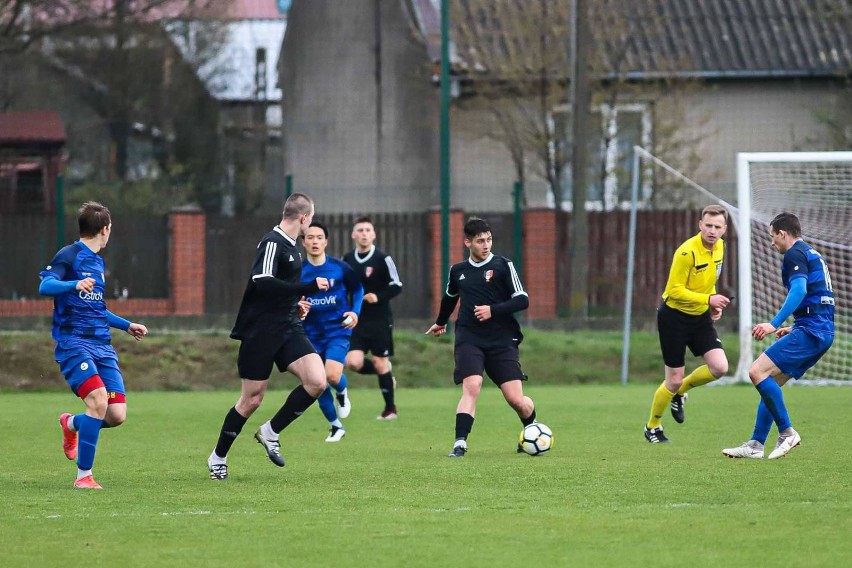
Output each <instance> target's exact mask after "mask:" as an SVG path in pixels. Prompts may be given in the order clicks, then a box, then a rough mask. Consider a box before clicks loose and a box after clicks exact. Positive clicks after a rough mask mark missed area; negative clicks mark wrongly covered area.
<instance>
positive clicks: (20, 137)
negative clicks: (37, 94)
mask: <svg viewBox="0 0 852 568" xmlns="http://www.w3.org/2000/svg"><path fill="white" fill-rule="evenodd" d="M66 138H67V136H66V135H65V125H64V124H62V118H61V117H60V116H59V114H58V113H56V112H53V111H48V110H34V111H24V112H10V113H6V114H0V143H9V142H53V143H64V142H65V140H66Z"/></svg>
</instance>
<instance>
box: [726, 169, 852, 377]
mask: <svg viewBox="0 0 852 568" xmlns="http://www.w3.org/2000/svg"><path fill="white" fill-rule="evenodd" d="M832 162H834V163H836V162H849V163H850V164H852V152H740V153H738V154H737V209H738V211H737V216H738V223H737V225H738V226H737V230H738V243H737V256H738V261H739V267H738V272H737V277H738V282H739V297H738V298H737V303H738V305H739V340H740V360H739V362H738V364H737V370H736V373H735V375H734V376H735V380H737V381H738V382H749V378H748V371H749V367H750V366H751V363H752V361H753V357H754V353H753V351H752V350H753V347H754V340H753V338H752V336H751V330H752V327H753V326H754V322H753V318H752V315H753V310H754V288H753V287H754V281H753V278H752V220H753V217H754V212H753V211H752V183H751V173H752V164H765V163H792V164H796V163H832ZM792 213H795V211H792ZM768 221H769V220H768V219H767V222H768ZM804 231H805V233H806V232H807V227H804ZM767 238H768V237H767ZM778 278H780V273H779V275H778ZM780 307H781V306H780V304H779V305H778V306H775V307H774V308H773V309H776V310H777V309H780ZM800 382H806V381H800ZM816 382H817V383H820V384H850V385H852V381H836V380H818V381H816Z"/></svg>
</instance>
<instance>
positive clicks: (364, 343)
mask: <svg viewBox="0 0 852 568" xmlns="http://www.w3.org/2000/svg"><path fill="white" fill-rule="evenodd" d="M349 350H350V351H363V352H365V353H372V354H373V355H375V356H376V357H391V356H393V324H392V323H388V322H387V321H384V320H379V321H367V322H363V321H359V322H358V325H356V326H355V329H354V330H352V338H351V339H350V340H349Z"/></svg>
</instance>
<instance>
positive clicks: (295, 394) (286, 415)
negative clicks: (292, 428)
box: [269, 385, 316, 434]
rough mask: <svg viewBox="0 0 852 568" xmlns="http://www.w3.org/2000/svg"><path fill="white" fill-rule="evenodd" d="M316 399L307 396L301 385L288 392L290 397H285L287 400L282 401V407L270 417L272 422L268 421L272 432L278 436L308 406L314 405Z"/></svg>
mask: <svg viewBox="0 0 852 568" xmlns="http://www.w3.org/2000/svg"><path fill="white" fill-rule="evenodd" d="M315 400H316V399H315V398H314V397H312V396H311V395H309V394H308V391H306V390H305V387H303V386H302V385H299V386H297V387H296V388H294V389H293V390H292V392H290V396H288V397H287V400H285V401H284V406H282V407H281V409H280V410H278V412H276V413H275V416H273V417H272V420H270V421H269V425H270V426H271V427H272V431H273V432H275V433H276V434H280V433H281V431H282V430H283V429H284V428H286V427H287V426H289V425H290V423H291V422H292V421H293V420H295V419H296V418H298V417H299V416H301V415H302V413H304V412H305V411H306V410H307V409H308V408H310V406H311V405H312V404H313V403H314V401H315Z"/></svg>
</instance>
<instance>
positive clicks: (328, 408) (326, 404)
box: [317, 387, 337, 422]
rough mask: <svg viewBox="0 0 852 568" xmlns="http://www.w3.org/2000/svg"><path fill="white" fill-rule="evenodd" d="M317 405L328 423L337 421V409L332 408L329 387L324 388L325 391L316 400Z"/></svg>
mask: <svg viewBox="0 0 852 568" xmlns="http://www.w3.org/2000/svg"><path fill="white" fill-rule="evenodd" d="M317 404H319V407H320V410H322V414H323V416H325V419H326V420H328V421H329V422H334V421H335V420H337V409H336V408H335V407H334V395H332V394H331V387H325V390H324V391H322V394H321V395H320V396H319V398H318V399H317Z"/></svg>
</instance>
